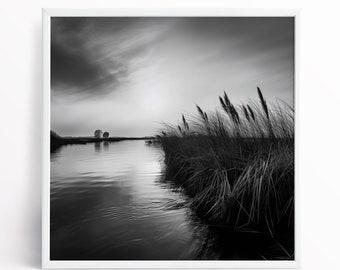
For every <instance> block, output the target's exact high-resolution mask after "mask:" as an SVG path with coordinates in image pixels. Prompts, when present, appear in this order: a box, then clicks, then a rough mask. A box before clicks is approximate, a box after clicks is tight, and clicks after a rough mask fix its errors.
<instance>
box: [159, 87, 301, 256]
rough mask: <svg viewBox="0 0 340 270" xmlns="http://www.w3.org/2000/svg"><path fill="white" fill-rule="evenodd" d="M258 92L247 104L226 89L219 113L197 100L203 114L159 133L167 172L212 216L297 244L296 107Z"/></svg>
mask: <svg viewBox="0 0 340 270" xmlns="http://www.w3.org/2000/svg"><path fill="white" fill-rule="evenodd" d="M257 91H258V100H257V101H256V100H254V101H251V102H249V103H248V104H241V105H234V104H233V103H232V102H231V100H230V99H229V97H228V95H227V94H226V93H225V92H224V94H223V95H222V96H220V97H219V99H218V100H219V103H220V104H219V105H220V106H219V108H217V109H216V110H215V111H214V112H206V111H204V110H203V109H202V108H201V107H199V106H198V105H197V106H196V107H197V114H196V115H190V116H185V115H182V119H181V123H180V124H178V125H170V124H164V128H163V129H162V130H161V131H160V133H159V135H158V137H159V140H160V143H161V145H162V147H163V149H164V151H165V162H166V165H167V170H166V177H167V179H169V180H171V181H173V182H175V183H176V185H178V186H180V187H181V188H183V189H184V190H185V192H186V193H187V194H188V195H189V196H190V197H191V206H192V207H193V208H194V209H195V210H196V212H197V213H198V215H199V216H201V217H202V218H203V219H204V220H206V221H207V222H209V223H212V224H222V225H224V226H226V227H230V228H233V229H234V230H245V231H254V232H261V233H265V234H267V235H269V236H270V237H272V238H273V239H279V240H280V239H284V238H285V239H286V240H287V237H288V238H290V240H291V244H290V247H292V245H293V244H292V243H293V240H294V109H293V108H292V107H291V106H289V105H287V104H285V103H284V102H282V101H277V102H276V103H275V104H268V103H267V101H266V99H265V98H264V96H263V94H262V92H261V90H260V89H259V88H257ZM283 248H284V247H283ZM292 249H293V248H291V250H292Z"/></svg>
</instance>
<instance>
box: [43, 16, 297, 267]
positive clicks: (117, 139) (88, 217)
mask: <svg viewBox="0 0 340 270" xmlns="http://www.w3.org/2000/svg"><path fill="white" fill-rule="evenodd" d="M49 39H50V48H49V49H50V56H49V57H50V67H49V68H50V70H49V72H50V81H49V87H50V91H49V96H50V104H49V108H50V119H49V120H50V131H49V132H50V138H49V147H50V151H49V152H50V153H49V154H50V160H49V161H50V163H49V165H50V167H49V172H50V174H49V179H48V189H49V204H48V206H49V209H48V211H49V216H48V218H49V228H48V229H49V249H48V250H49V254H48V256H49V259H50V261H157V260H158V261H163V260H164V261H176V260H177V261H178V260H180V261H193V260H207V261H213V260H214V261H216V260H219V261H294V260H295V259H296V245H295V244H296V242H295V238H296V231H295V228H296V227H295V223H296V215H295V214H296V209H295V206H296V204H295V201H296V200H295V188H296V183H295V143H294V142H295V124H294V122H295V17H294V16H256V17H254V16H248V17H247V16H237V17H236V16H177V17H176V16H139V17H138V16H120V17H119V16H100V17H99V16H98V17H96V16H52V17H51V19H50V37H49Z"/></svg>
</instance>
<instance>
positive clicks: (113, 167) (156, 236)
mask: <svg viewBox="0 0 340 270" xmlns="http://www.w3.org/2000/svg"><path fill="white" fill-rule="evenodd" d="M53 155H54V156H53V158H52V153H51V241H50V242H51V248H50V250H51V254H50V255H51V259H52V260H116V259H117V260H118V259H119V260H172V259H195V258H196V252H197V246H199V242H202V241H203V239H201V235H200V233H198V231H195V230H193V228H192V226H193V223H192V220H191V218H190V215H189V214H188V212H190V210H189V208H188V207H186V204H187V201H186V200H187V198H186V197H185V196H184V195H183V194H182V193H179V192H176V191H173V190H171V189H170V188H169V186H168V184H164V183H162V181H160V179H161V178H162V177H163V169H164V164H163V162H162V160H163V152H162V150H161V149H160V148H157V147H149V146H145V144H144V142H143V141H125V142H116V143H107V144H104V143H103V145H101V144H100V143H96V144H85V145H69V146H64V147H62V148H60V150H59V152H58V154H57V155H56V154H55V153H54V154H53Z"/></svg>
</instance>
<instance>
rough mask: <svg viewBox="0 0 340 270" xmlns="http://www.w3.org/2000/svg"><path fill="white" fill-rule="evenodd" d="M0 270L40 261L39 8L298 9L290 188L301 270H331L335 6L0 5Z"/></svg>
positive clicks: (334, 265)
mask: <svg viewBox="0 0 340 270" xmlns="http://www.w3.org/2000/svg"><path fill="white" fill-rule="evenodd" d="M0 3H1V5H0V74H1V75H0V95H1V96H0V110H1V113H0V118H1V121H0V123H1V127H2V130H1V133H0V134H1V135H0V136H1V138H0V145H1V146H0V157H1V162H0V181H1V183H0V269H38V268H40V258H41V214H40V209H41V181H42V179H41V166H42V165H41V164H42V158H41V150H42V147H41V141H42V136H41V134H42V113H43V112H42V35H41V31H42V26H41V23H42V21H41V8H43V7H50V8H52V7H59V8H86V7H87V8H91V7H95V8H104V7H138V6H142V7H149V8H150V7H163V8H166V7H193V6H194V7H197V8H198V7H225V8H230V7H232V8H243V7H244V8H302V11H301V25H300V36H301V39H300V54H299V55H298V58H299V66H298V69H299V81H298V90H297V93H296V94H297V101H298V103H297V105H298V107H297V120H298V129H297V135H298V137H297V150H298V162H297V164H296V169H297V176H298V179H297V181H298V182H299V186H300V206H301V209H300V214H301V219H300V220H301V222H300V223H301V224H300V225H301V226H300V232H301V244H302V268H303V269H340V247H339V246H340V232H339V231H340V219H339V215H340V211H339V207H340V176H339V171H340V170H339V169H340V158H339V153H340V136H339V135H340V128H339V126H340V113H339V109H340V80H339V78H340V67H339V66H340V53H339V48H340V34H339V33H340V16H339V8H338V6H337V5H336V3H337V1H330V0H324V1H311V0H310V1H307V0H306V1H299V0H294V1H291V0H287V1H270V0H268V1H251V0H249V1H243V0H239V1H214V0H209V1H198V0H196V1H183V0H182V1H180V0H158V1H157V0H154V1H143V3H142V2H141V1H140V0H139V1H138V0H136V1H119V2H117V1H112V0H111V1H104V0H96V1H90V0H80V1H71V0H67V1H66V0H59V1H37V0H30V1H24V0H22V1H18V0H7V1H6V0H1V1H0Z"/></svg>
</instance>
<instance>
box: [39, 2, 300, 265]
mask: <svg viewBox="0 0 340 270" xmlns="http://www.w3.org/2000/svg"><path fill="white" fill-rule="evenodd" d="M81 16H83V17H85V16H86V17H115V16H117V17H118V16H119V17H294V93H293V94H294V109H295V115H294V116H295V151H294V152H295V161H294V163H295V178H294V181H295V185H294V187H295V202H294V203H295V213H294V214H295V217H294V218H295V236H294V238H295V239H294V241H295V256H294V260H292V261H250V260H249V261H248V260H243V261H210V260H203V261H201V260H200V261H195V260H192V261H188V260H183V261H182V260H178V261H176V260H173V261H160V260H154V261H147V260H142V261H137V260H131V261H123V260H114V261H85V260H84V261H51V260H50V256H49V253H50V211H49V210H50V91H51V87H50V42H51V29H50V26H51V17H81ZM42 20H43V91H44V92H43V140H42V141H43V164H42V170H43V172H42V175H43V178H42V179H43V180H42V182H43V183H42V268H44V269H49V268H125V269H129V268H135V269H136V268H141V269H154V268H166V269H176V268H182V269H184V268H186V269H202V268H215V269H221V268H237V269H245V268H248V269H249V268H253V269H255V268H256V269H259V268H265V269H268V268H286V269H288V268H290V269H294V268H295V269H296V268H300V267H301V234H300V231H301V230H300V221H301V217H300V212H301V210H300V187H299V184H300V181H299V176H300V172H299V166H298V165H299V154H298V153H299V148H298V146H299V145H300V144H299V141H300V140H301V139H300V138H299V137H300V134H301V133H300V130H299V128H298V126H299V122H300V118H299V109H298V106H297V105H298V104H299V102H300V100H301V99H300V97H299V93H300V92H299V91H297V90H298V89H299V81H298V68H299V62H298V59H299V23H300V22H299V20H300V10H299V9H223V8H222V9H216V8H211V9H210V8H207V9H195V8H179V9H177V8H171V9H157V8H129V9H122V8H119V9H42Z"/></svg>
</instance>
